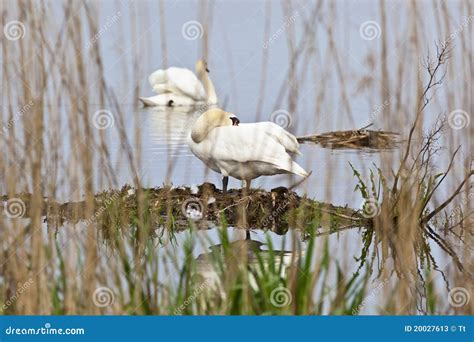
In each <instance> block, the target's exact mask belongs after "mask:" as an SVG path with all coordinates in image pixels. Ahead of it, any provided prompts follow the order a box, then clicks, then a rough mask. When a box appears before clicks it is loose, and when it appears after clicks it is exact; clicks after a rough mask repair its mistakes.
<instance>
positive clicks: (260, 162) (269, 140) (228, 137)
mask: <svg viewBox="0 0 474 342" xmlns="http://www.w3.org/2000/svg"><path fill="white" fill-rule="evenodd" d="M239 123H240V121H239V120H238V119H237V117H236V116H235V115H234V114H232V113H228V112H225V111H223V110H221V109H219V108H215V109H210V110H208V111H207V112H205V113H204V114H202V115H201V116H200V117H199V118H198V119H197V120H196V122H195V123H194V125H193V127H192V130H191V133H190V134H189V136H188V144H189V147H190V148H191V151H192V152H193V153H194V155H195V156H196V157H198V158H199V159H201V160H202V161H203V162H204V164H206V165H207V166H208V167H209V168H211V169H212V170H214V171H216V172H219V173H220V174H221V175H222V176H223V179H222V187H223V191H224V192H226V191H227V184H228V177H229V176H231V177H234V178H237V179H241V180H243V181H244V182H245V186H246V188H247V190H248V189H249V188H250V181H251V180H252V179H255V178H257V177H260V176H269V175H276V174H282V173H293V174H296V175H299V176H301V177H307V176H308V173H307V172H306V171H305V170H304V169H303V168H302V167H301V166H299V165H298V164H297V163H296V162H294V161H293V160H292V159H291V156H290V154H289V153H295V154H301V153H300V152H299V151H298V147H299V145H298V142H297V140H296V138H295V136H294V135H292V134H290V133H289V132H287V131H285V130H284V129H283V128H281V127H280V126H278V125H277V124H274V123H273V122H258V123H249V124H240V125H239Z"/></svg>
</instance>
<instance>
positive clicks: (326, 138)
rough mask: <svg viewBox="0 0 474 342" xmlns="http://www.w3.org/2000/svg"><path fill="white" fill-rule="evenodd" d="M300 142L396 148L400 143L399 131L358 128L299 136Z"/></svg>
mask: <svg viewBox="0 0 474 342" xmlns="http://www.w3.org/2000/svg"><path fill="white" fill-rule="evenodd" d="M297 139H298V142H300V143H307V142H311V143H315V144H320V145H321V146H322V147H325V148H331V149H372V150H385V149H394V148H396V147H397V145H398V142H399V141H398V133H395V132H384V131H374V130H370V129H358V130H351V131H334V132H327V133H323V134H313V135H307V136H302V137H298V138H297Z"/></svg>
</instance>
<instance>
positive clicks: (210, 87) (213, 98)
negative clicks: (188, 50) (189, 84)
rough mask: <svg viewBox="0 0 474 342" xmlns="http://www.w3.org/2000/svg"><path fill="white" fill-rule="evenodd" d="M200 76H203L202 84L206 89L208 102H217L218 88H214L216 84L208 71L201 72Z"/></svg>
mask: <svg viewBox="0 0 474 342" xmlns="http://www.w3.org/2000/svg"><path fill="white" fill-rule="evenodd" d="M200 78H201V82H202V85H203V86H204V91H205V92H206V96H207V102H208V103H217V94H216V89H215V88H214V84H213V83H212V81H211V79H210V78H209V76H208V74H207V72H203V73H201V77H200Z"/></svg>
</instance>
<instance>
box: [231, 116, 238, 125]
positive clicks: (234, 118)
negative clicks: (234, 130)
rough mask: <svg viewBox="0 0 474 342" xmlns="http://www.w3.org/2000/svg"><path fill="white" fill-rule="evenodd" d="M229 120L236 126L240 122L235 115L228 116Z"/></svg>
mask: <svg viewBox="0 0 474 342" xmlns="http://www.w3.org/2000/svg"><path fill="white" fill-rule="evenodd" d="M230 120H231V121H232V126H238V125H239V123H240V120H239V119H237V118H236V117H235V116H232V117H230Z"/></svg>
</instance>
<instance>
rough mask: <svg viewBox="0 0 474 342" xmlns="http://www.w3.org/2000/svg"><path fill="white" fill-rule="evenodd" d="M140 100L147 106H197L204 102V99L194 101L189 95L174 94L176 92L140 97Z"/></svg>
mask: <svg viewBox="0 0 474 342" xmlns="http://www.w3.org/2000/svg"><path fill="white" fill-rule="evenodd" d="M139 100H140V101H141V102H142V103H143V104H144V105H145V106H170V107H178V106H196V105H199V104H201V103H202V104H204V102H202V101H194V100H193V99H191V98H190V97H188V96H184V95H180V94H174V93H164V94H159V95H155V96H151V97H140V98H139Z"/></svg>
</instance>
